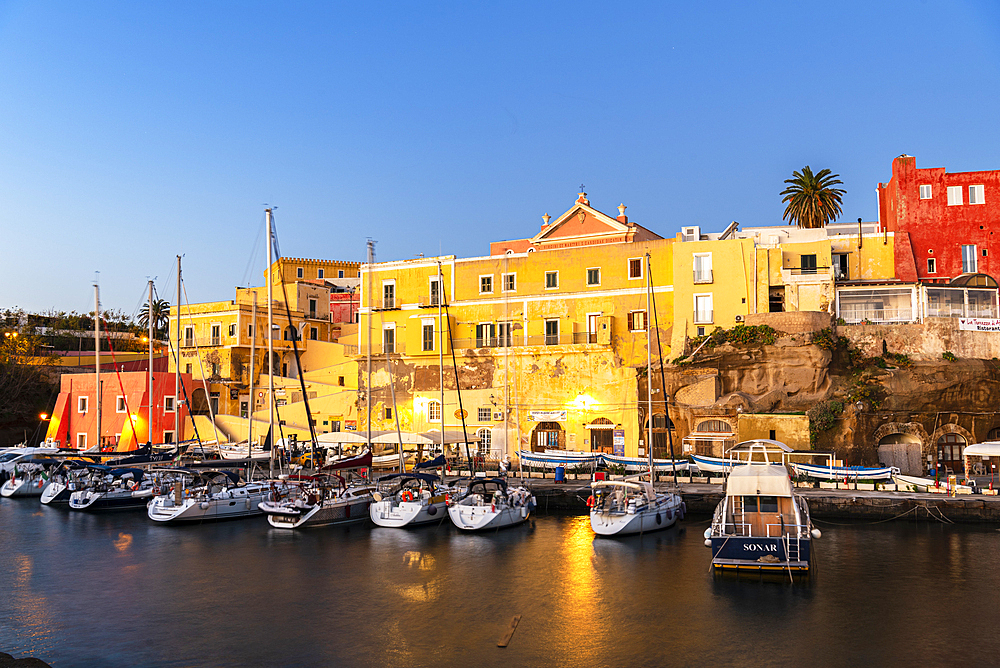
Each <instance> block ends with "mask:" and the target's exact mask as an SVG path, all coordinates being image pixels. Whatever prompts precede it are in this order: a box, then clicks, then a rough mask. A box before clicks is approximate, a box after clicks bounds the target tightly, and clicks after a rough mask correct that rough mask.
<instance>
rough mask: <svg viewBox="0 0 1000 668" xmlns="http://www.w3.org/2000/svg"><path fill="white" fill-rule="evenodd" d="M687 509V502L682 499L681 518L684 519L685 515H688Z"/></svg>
mask: <svg viewBox="0 0 1000 668" xmlns="http://www.w3.org/2000/svg"><path fill="white" fill-rule="evenodd" d="M687 511H688V506H687V503H685V502H684V501H681V510H680V518H681V519H684V516H685V515H687Z"/></svg>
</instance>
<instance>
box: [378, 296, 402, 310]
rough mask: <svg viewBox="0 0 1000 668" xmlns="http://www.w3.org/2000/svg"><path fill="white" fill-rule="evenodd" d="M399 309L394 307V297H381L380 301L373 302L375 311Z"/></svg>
mask: <svg viewBox="0 0 1000 668" xmlns="http://www.w3.org/2000/svg"><path fill="white" fill-rule="evenodd" d="M396 308H399V307H398V306H396V298H395V297H383V298H382V299H377V300H375V310H376V311H391V310H393V309H396Z"/></svg>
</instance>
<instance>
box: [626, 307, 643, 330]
mask: <svg viewBox="0 0 1000 668" xmlns="http://www.w3.org/2000/svg"><path fill="white" fill-rule="evenodd" d="M628 331H630V332H644V331H646V312H645V311H631V312H629V314H628Z"/></svg>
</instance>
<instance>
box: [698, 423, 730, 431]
mask: <svg viewBox="0 0 1000 668" xmlns="http://www.w3.org/2000/svg"><path fill="white" fill-rule="evenodd" d="M698 431H704V432H715V433H717V434H731V433H733V428H732V427H730V426H729V423H727V422H726V421H724V420H705V421H704V422H702V423H701V424H699V425H698Z"/></svg>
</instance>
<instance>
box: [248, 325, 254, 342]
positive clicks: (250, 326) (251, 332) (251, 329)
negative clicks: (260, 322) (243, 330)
mask: <svg viewBox="0 0 1000 668" xmlns="http://www.w3.org/2000/svg"><path fill="white" fill-rule="evenodd" d="M247 338H248V339H252V338H253V325H247Z"/></svg>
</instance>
